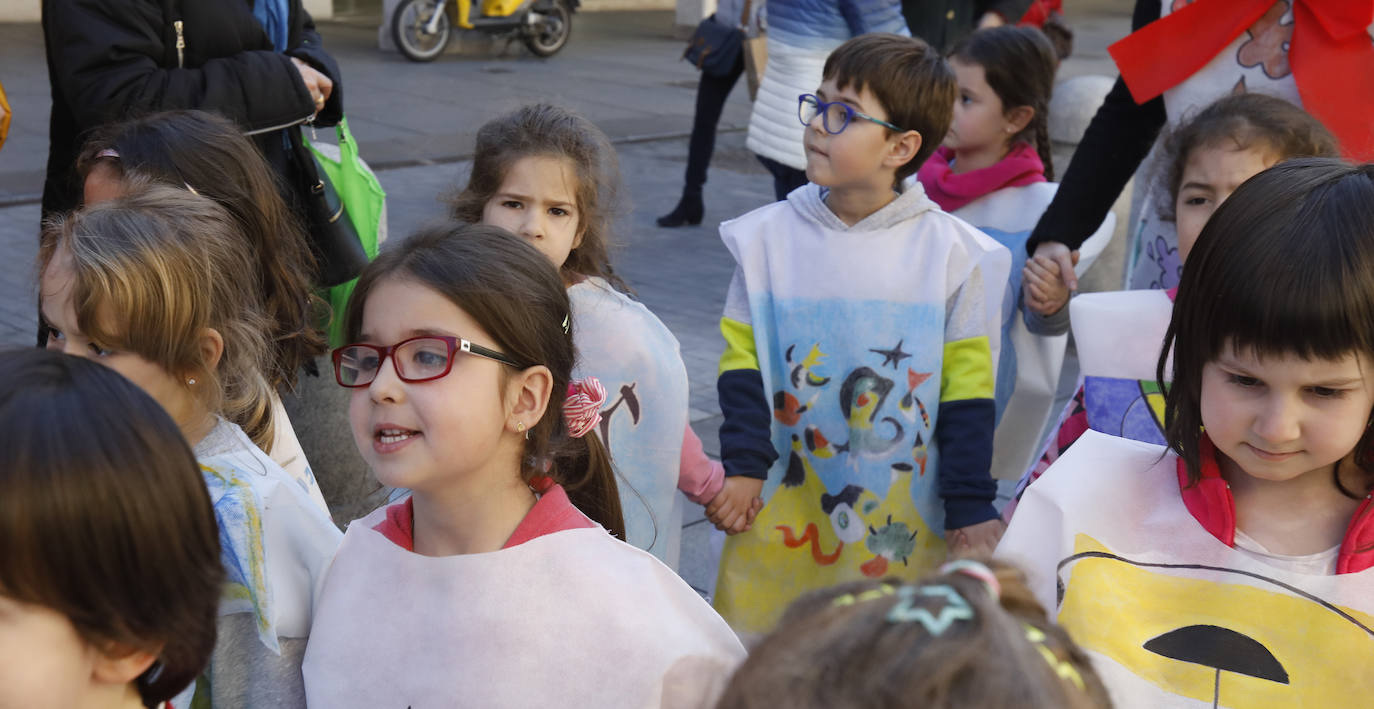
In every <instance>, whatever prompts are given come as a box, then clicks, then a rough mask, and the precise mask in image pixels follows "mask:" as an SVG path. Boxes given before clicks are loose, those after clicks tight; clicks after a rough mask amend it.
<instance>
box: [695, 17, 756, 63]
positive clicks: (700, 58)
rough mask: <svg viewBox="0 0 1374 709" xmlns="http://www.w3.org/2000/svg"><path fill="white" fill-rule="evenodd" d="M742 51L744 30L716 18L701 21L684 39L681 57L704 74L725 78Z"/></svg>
mask: <svg viewBox="0 0 1374 709" xmlns="http://www.w3.org/2000/svg"><path fill="white" fill-rule="evenodd" d="M742 51H744V30H742V29H740V28H738V27H731V26H730V25H727V24H725V23H724V22H721V21H719V20H717V19H716V16H715V15H711V16H710V17H708V18H706V19H704V20H702V21H701V24H698V25H697V28H696V30H695V31H694V32H692V38H691V39H689V40H687V49H686V51H684V52H683V53H682V58H683V59H686V60H687V61H689V62H691V63H692V65H693V66H695V67H696V68H698V69H700V70H701V71H702V73H704V74H710V75H711V76H728V75H729V74H730V70H731V69H733V68H734V67H735V62H737V61H739V58H740V52H742Z"/></svg>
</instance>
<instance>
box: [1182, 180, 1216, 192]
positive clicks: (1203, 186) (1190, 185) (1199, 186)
mask: <svg viewBox="0 0 1374 709" xmlns="http://www.w3.org/2000/svg"><path fill="white" fill-rule="evenodd" d="M1178 189H1179V191H1180V192H1182V191H1183V190H1189V189H1192V190H1210V189H1212V185H1211V184H1209V183H1206V182H1196V181H1193V182H1185V183H1183V184H1181V185H1179V186H1178Z"/></svg>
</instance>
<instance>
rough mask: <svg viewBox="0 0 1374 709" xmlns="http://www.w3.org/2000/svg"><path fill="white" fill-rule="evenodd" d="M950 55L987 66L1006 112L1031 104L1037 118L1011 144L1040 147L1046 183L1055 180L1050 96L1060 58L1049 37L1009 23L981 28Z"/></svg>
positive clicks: (990, 83) (985, 69)
mask: <svg viewBox="0 0 1374 709" xmlns="http://www.w3.org/2000/svg"><path fill="white" fill-rule="evenodd" d="M950 57H951V58H953V59H958V60H959V61H961V62H964V63H965V64H976V65H977V66H980V67H982V68H983V76H984V79H985V80H986V81H987V82H988V87H989V88H991V89H992V92H993V93H995V94H997V98H998V99H999V100H1001V101H1002V111H1003V112H1004V113H1007V112H1010V111H1011V110H1012V109H1014V108H1018V107H1021V106H1030V107H1031V108H1033V109H1035V116H1034V117H1033V118H1031V121H1030V123H1028V124H1026V127H1025V128H1023V129H1021V132H1020V133H1017V134H1016V135H1013V136H1011V139H1010V140H1011V141H1012V142H1014V141H1017V140H1023V141H1025V142H1027V143H1030V144H1031V145H1033V146H1035V151H1036V152H1037V153H1039V154H1040V162H1042V163H1044V164H1045V179H1047V180H1050V181H1051V182H1053V181H1054V156H1053V154H1052V152H1051V147H1052V146H1051V145H1050V95H1051V94H1052V93H1054V73H1055V72H1056V71H1057V70H1058V69H1059V57H1058V55H1057V54H1056V53H1055V51H1054V45H1053V44H1052V43H1051V42H1050V40H1049V38H1048V37H1046V36H1045V35H1044V33H1042V32H1041V31H1040V30H1038V29H1035V28H1034V27H1017V26H1010V25H1004V26H1002V27H993V28H990V29H985V30H979V31H977V32H974V33H973V34H971V35H969V36H967V37H965V38H964V39H963V40H961V41H960V42H959V43H958V44H956V45H955V46H954V49H953V50H952V51H951V52H950Z"/></svg>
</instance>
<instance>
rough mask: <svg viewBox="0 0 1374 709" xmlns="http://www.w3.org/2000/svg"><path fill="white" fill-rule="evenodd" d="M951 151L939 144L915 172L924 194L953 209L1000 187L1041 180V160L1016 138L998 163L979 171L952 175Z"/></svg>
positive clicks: (1043, 167) (947, 210)
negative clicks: (924, 191) (1009, 149)
mask: <svg viewBox="0 0 1374 709" xmlns="http://www.w3.org/2000/svg"><path fill="white" fill-rule="evenodd" d="M953 160H954V151H953V150H950V149H949V148H946V147H944V146H943V145H942V146H940V147H939V148H937V149H936V150H935V154H934V155H931V156H930V159H928V160H926V164H924V165H922V166H921V169H920V170H919V171H918V172H917V173H916V179H917V180H919V181H920V183H921V186H922V187H924V188H925V190H926V196H928V197H930V199H931V201H933V202H935V203H936V204H938V205H940V209H943V210H945V211H946V212H953V211H954V210H956V209H959V208H960V207H963V206H964V205H966V204H968V203H969V202H972V201H973V200H975V199H978V198H980V197H983V196H985V195H989V194H992V193H993V192H996V191H997V190H1000V189H1002V188H1004V187H1021V186H1023V185H1031V184H1035V183H1036V182H1044V181H1045V163H1043V162H1041V160H1040V154H1039V153H1037V152H1035V148H1033V147H1031V145H1030V143H1026V142H1021V141H1018V142H1017V143H1016V144H1015V145H1013V146H1012V148H1011V152H1009V153H1007V156H1006V157H1004V158H1002V160H1001V161H1000V162H998V163H997V164H996V165H993V166H991V167H985V168H983V169H981V170H973V171H972V172H965V173H962V174H959V175H956V174H954V172H953V170H952V168H951V167H950V162H951V161H953Z"/></svg>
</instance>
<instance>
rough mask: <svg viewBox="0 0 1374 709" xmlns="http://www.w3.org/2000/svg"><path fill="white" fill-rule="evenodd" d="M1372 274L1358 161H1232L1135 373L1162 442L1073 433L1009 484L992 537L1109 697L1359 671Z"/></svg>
mask: <svg viewBox="0 0 1374 709" xmlns="http://www.w3.org/2000/svg"><path fill="white" fill-rule="evenodd" d="M1180 218H1182V217H1181V215H1180ZM1372 272H1374V166H1370V165H1362V166H1353V165H1349V164H1347V163H1343V162H1341V161H1339V160H1335V159H1330V158H1301V159H1296V160H1290V161H1287V162H1284V163H1281V164H1279V165H1276V166H1275V167H1272V168H1270V169H1268V170H1265V171H1263V172H1261V173H1259V174H1258V175H1256V176H1254V177H1252V178H1250V179H1249V180H1247V181H1246V182H1245V183H1243V184H1242V185H1240V187H1239V188H1238V189H1236V191H1235V192H1234V193H1233V194H1232V195H1231V196H1230V197H1229V198H1228V199H1227V200H1226V201H1225V202H1224V203H1223V204H1222V205H1221V206H1220V207H1218V208H1217V210H1216V212H1215V213H1214V214H1213V215H1212V216H1211V218H1210V219H1208V220H1207V224H1206V226H1205V227H1204V228H1203V229H1202V233H1201V234H1200V235H1199V237H1198V239H1197V242H1196V243H1195V244H1193V246H1192V248H1191V251H1190V252H1189V255H1188V260H1187V262H1186V263H1185V264H1184V267H1183V278H1182V281H1181V283H1180V285H1179V289H1178V295H1177V300H1176V301H1175V303H1174V307H1173V318H1172V320H1171V321H1170V323H1169V327H1168V331H1167V333H1166V334H1165V338H1164V346H1163V348H1162V351H1161V354H1160V356H1159V359H1158V361H1157V362H1158V363H1157V370H1156V372H1157V373H1156V377H1155V378H1156V380H1157V381H1164V380H1170V381H1171V382H1172V383H1171V384H1170V385H1169V386H1168V391H1167V393H1166V394H1165V397H1164V422H1165V427H1164V438H1165V440H1166V443H1167V447H1166V446H1160V445H1154V444H1148V443H1143V442H1139V441H1133V440H1129V439H1126V438H1117V437H1112V436H1106V435H1103V434H1100V433H1097V432H1096V431H1092V432H1088V433H1085V434H1084V435H1083V436H1082V437H1081V438H1080V439H1079V440H1078V442H1077V443H1075V444H1074V446H1073V447H1072V448H1071V449H1069V451H1068V453H1067V454H1066V455H1065V456H1064V457H1062V458H1060V459H1059V460H1058V461H1056V462H1055V464H1054V465H1053V466H1051V467H1050V469H1049V470H1048V471H1047V472H1046V473H1045V475H1044V476H1043V477H1041V478H1040V479H1039V480H1038V481H1036V482H1035V484H1033V485H1031V486H1030V487H1029V488H1027V489H1026V493H1025V495H1024V497H1023V498H1022V499H1021V503H1020V505H1019V507H1018V508H1017V511H1016V515H1015V517H1013V518H1012V522H1011V525H1010V527H1009V528H1008V530H1007V533H1006V536H1005V537H1004V538H1003V540H1002V543H1001V545H1000V546H999V547H998V550H997V554H998V556H999V557H1001V558H1003V559H1005V560H1007V561H1009V562H1012V563H1015V564H1017V565H1019V566H1021V567H1022V568H1024V569H1026V572H1027V576H1028V578H1029V579H1030V583H1031V590H1032V591H1033V593H1034V594H1035V596H1036V597H1037V598H1038V599H1039V600H1040V602H1041V603H1042V604H1044V605H1045V606H1046V607H1047V608H1051V609H1053V611H1052V612H1053V613H1054V615H1055V616H1056V617H1057V619H1058V622H1059V623H1060V624H1061V625H1063V626H1064V628H1065V629H1066V630H1068V631H1069V633H1070V634H1071V635H1072V636H1073V637H1074V639H1075V640H1076V641H1077V642H1078V643H1079V644H1080V645H1081V646H1083V648H1084V649H1085V650H1087V651H1088V652H1089V654H1090V655H1091V656H1092V657H1093V661H1094V666H1095V667H1097V669H1098V671H1099V673H1101V674H1102V677H1103V680H1104V682H1105V683H1106V685H1107V687H1108V689H1109V690H1110V691H1111V692H1112V695H1113V699H1114V701H1115V702H1116V704H1117V706H1120V707H1127V708H1132V707H1140V708H1142V709H1143V708H1145V707H1151V708H1157V707H1192V706H1198V705H1199V703H1209V702H1210V703H1211V704H1212V705H1213V706H1221V705H1224V706H1264V705H1269V706H1340V705H1343V704H1347V703H1348V701H1349V697H1350V696H1352V693H1354V695H1363V694H1364V693H1367V692H1368V691H1370V690H1374V679H1371V677H1370V674H1369V662H1368V657H1369V655H1368V650H1369V647H1370V623H1369V618H1370V617H1371V613H1372V612H1374V574H1371V573H1370V571H1369V569H1371V568H1374V551H1371V550H1372V549H1374V527H1372V526H1371V525H1372V524H1374V515H1371V514H1370V495H1371V491H1374V473H1372V472H1371V463H1370V461H1371V457H1370V442H1371V436H1370V422H1371V417H1372V413H1371V412H1374V376H1371V372H1374V318H1371V317H1370V313H1374V281H1371V279H1370V273H1372ZM1104 618H1109V619H1110V621H1111V622H1104Z"/></svg>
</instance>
